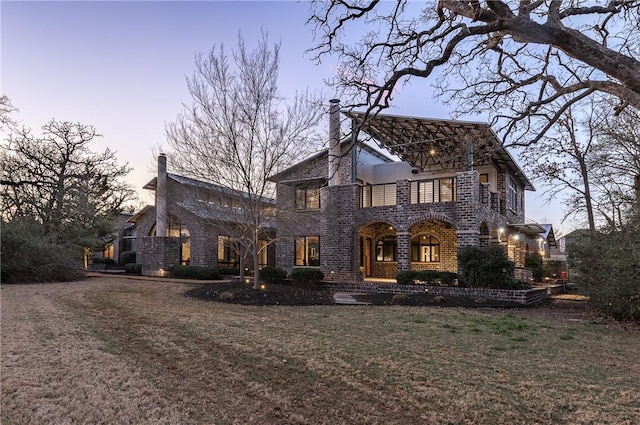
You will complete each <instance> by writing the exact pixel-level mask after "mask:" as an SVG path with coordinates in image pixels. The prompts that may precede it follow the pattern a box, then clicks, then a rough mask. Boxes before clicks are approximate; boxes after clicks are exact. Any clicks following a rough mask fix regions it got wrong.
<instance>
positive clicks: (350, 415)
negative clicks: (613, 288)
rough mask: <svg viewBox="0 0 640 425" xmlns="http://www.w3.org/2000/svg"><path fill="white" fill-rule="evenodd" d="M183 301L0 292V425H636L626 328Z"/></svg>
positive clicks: (150, 295)
mask: <svg viewBox="0 0 640 425" xmlns="http://www.w3.org/2000/svg"><path fill="white" fill-rule="evenodd" d="M190 287H191V286H189V285H185V284H179V283H166V282H163V283H158V282H142V281H134V280H118V279H117V278H93V279H91V280H89V281H86V282H80V283H71V284H50V285H23V286H4V287H3V288H2V291H1V296H2V317H1V318H2V371H1V372H2V417H1V418H2V423H3V424H13V423H30V424H38V423H42V424H44V423H109V424H112V423H203V424H234V423H237V424H418V423H424V424H431V423H433V424H537V423H540V424H637V423H640V355H639V353H640V332H638V329H637V328H635V329H631V330H624V329H622V328H620V327H618V326H611V325H610V324H609V322H604V323H602V322H600V321H598V322H597V323H596V322H595V321H592V320H589V319H588V318H584V319H581V318H579V317H578V318H562V317H559V318H558V317H555V316H554V315H553V314H552V315H548V314H546V313H542V312H541V311H538V310H535V309H534V310H524V309H523V310H511V311H510V310H490V309H480V310H472V309H467V310H465V309H454V308H452V309H448V308H429V307H373V306H318V307H243V306H238V305H230V304H221V303H213V302H202V301H197V300H192V299H188V298H186V297H184V296H183V295H182V294H183V292H184V291H186V289H188V288H190ZM545 311H546V310H545Z"/></svg>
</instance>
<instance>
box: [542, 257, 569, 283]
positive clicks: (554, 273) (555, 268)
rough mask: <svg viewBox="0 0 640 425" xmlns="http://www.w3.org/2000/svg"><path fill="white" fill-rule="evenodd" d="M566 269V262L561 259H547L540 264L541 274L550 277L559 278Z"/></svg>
mask: <svg viewBox="0 0 640 425" xmlns="http://www.w3.org/2000/svg"><path fill="white" fill-rule="evenodd" d="M566 270H567V263H566V262H564V261H562V260H547V261H545V262H544V264H543V265H542V273H543V276H544V277H548V278H551V279H560V278H561V277H562V272H563V271H566Z"/></svg>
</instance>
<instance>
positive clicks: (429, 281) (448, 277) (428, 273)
mask: <svg viewBox="0 0 640 425" xmlns="http://www.w3.org/2000/svg"><path fill="white" fill-rule="evenodd" d="M457 278H458V274H457V273H453V272H440V271H437V270H403V271H399V272H398V273H397V274H396V280H397V281H398V284H400V285H414V284H419V285H441V286H452V285H453V284H454V283H455V281H456V279H457Z"/></svg>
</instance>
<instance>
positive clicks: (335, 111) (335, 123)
mask: <svg viewBox="0 0 640 425" xmlns="http://www.w3.org/2000/svg"><path fill="white" fill-rule="evenodd" d="M329 104H330V107H329V186H338V185H340V100H339V99H331V100H330V101H329Z"/></svg>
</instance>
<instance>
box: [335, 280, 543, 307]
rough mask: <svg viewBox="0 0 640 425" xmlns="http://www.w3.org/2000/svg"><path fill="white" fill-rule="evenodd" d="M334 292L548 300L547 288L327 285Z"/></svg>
mask: <svg viewBox="0 0 640 425" xmlns="http://www.w3.org/2000/svg"><path fill="white" fill-rule="evenodd" d="M327 288H329V289H331V290H333V291H348V292H365V293H383V294H420V293H424V292H428V293H429V294H431V295H442V296H445V297H446V296H450V297H484V298H486V299H488V300H496V301H508V302H514V303H517V304H522V305H535V304H539V303H541V302H543V301H544V300H546V299H547V289H546V288H535V289H527V290H513V289H485V288H461V287H457V286H426V285H398V284H394V283H376V282H359V283H349V284H332V283H329V284H327Z"/></svg>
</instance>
